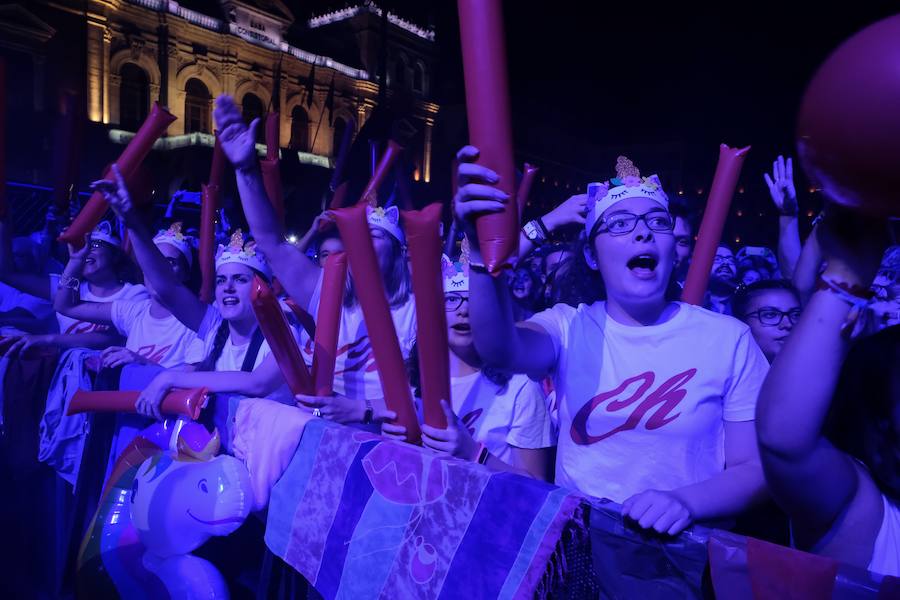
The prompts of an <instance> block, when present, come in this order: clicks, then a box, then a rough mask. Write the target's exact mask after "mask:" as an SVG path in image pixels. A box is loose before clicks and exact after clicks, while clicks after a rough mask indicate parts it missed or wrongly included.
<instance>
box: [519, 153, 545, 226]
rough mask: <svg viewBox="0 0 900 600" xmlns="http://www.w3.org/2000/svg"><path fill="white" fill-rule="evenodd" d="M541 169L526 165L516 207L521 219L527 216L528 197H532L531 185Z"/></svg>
mask: <svg viewBox="0 0 900 600" xmlns="http://www.w3.org/2000/svg"><path fill="white" fill-rule="evenodd" d="M539 170H540V169H538V168H537V167H535V166H534V165H531V164H528V163H525V171H524V172H523V173H522V181H520V182H519V189H518V190H517V191H516V206H518V207H519V218H520V219H521V218H522V217H523V216H524V215H525V206H526V205H527V204H528V196H529V195H531V185H532V184H533V183H534V178H535V177H537V172H538V171H539Z"/></svg>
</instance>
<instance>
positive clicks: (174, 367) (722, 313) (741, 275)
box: [0, 96, 900, 576]
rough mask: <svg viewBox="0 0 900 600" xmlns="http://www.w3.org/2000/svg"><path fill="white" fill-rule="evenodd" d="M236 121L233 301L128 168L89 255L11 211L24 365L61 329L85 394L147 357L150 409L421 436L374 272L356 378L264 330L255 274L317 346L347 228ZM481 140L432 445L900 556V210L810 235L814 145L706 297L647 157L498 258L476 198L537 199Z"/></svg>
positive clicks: (219, 419)
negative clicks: (201, 283) (376, 320)
mask: <svg viewBox="0 0 900 600" xmlns="http://www.w3.org/2000/svg"><path fill="white" fill-rule="evenodd" d="M215 119H216V122H217V126H218V130H219V132H220V133H219V139H220V141H221V144H222V148H223V150H224V152H225V154H226V156H227V158H228V160H229V161H230V163H231V165H232V166H233V168H234V172H235V177H236V181H237V188H238V193H239V197H240V202H241V204H242V206H243V211H244V215H245V217H246V220H247V224H248V226H249V231H247V230H245V231H240V230H236V231H234V232H228V235H227V236H226V237H225V239H222V242H223V243H222V244H221V245H219V248H218V252H217V254H216V258H215V298H214V300H213V302H212V303H204V302H202V301H201V300H200V298H199V296H198V294H197V291H196V287H197V286H196V284H195V282H196V280H197V277H196V271H197V263H198V259H197V255H196V251H195V249H194V246H193V245H192V239H191V236H189V235H187V234H186V233H184V232H183V231H182V226H181V224H180V223H165V224H164V225H163V227H162V228H161V229H160V230H159V232H158V233H156V234H154V233H153V231H152V230H151V229H150V228H149V227H148V225H147V223H146V221H145V220H144V218H143V215H142V214H140V212H139V211H138V210H137V208H136V206H135V203H133V202H132V199H131V198H130V196H129V190H128V186H127V185H126V184H125V181H124V179H123V178H122V176H121V174H120V173H119V171H118V169H116V168H115V167H114V168H113V170H112V173H113V177H112V178H111V179H107V180H101V181H97V182H95V184H94V189H95V190H99V191H100V192H102V193H103V195H104V197H105V198H106V200H107V201H108V202H109V203H110V206H111V207H112V209H113V211H114V212H115V215H116V217H117V221H118V223H109V222H102V223H101V224H100V225H99V226H98V227H97V228H96V229H95V230H94V231H93V232H92V233H91V234H90V235H89V237H88V239H86V240H85V243H84V245H83V246H81V247H80V248H75V247H72V246H70V247H69V248H68V252H67V253H66V261H67V262H65V264H56V265H54V264H53V263H54V262H55V261H53V259H51V258H49V257H48V256H47V255H46V253H45V254H44V255H42V259H41V261H42V262H41V264H34V261H32V264H22V262H23V261H22V257H21V253H17V254H15V255H14V253H13V249H12V247H13V244H12V240H11V239H10V229H9V224H8V223H3V222H0V243H2V245H0V252H2V256H0V281H2V284H0V285H2V287H0V290H2V304H0V326H2V330H0V331H2V335H3V338H2V341H0V352H2V355H3V358H4V359H5V361H3V362H0V365H3V366H4V367H3V368H6V365H8V364H9V363H10V362H11V361H16V360H18V359H20V358H24V357H27V356H29V355H31V354H34V353H38V352H42V351H44V350H46V349H55V350H58V351H59V352H60V356H61V357H60V361H59V366H58V367H57V369H58V373H57V375H56V376H54V379H53V382H52V385H51V389H50V393H49V395H48V406H49V405H50V403H51V402H55V403H56V405H65V403H66V401H67V398H68V397H70V396H71V394H72V393H73V392H74V389H75V388H76V387H78V386H79V385H80V386H81V387H84V386H85V385H86V384H87V385H94V386H96V387H97V389H102V388H99V381H100V380H101V379H102V380H103V381H117V380H116V378H110V377H109V376H108V374H109V373H110V372H114V371H116V370H118V369H120V368H121V367H124V366H126V365H141V366H144V367H147V368H153V369H156V371H157V372H155V374H154V376H153V377H152V379H151V380H150V383H149V384H148V385H146V387H144V388H143V389H142V391H141V393H140V396H139V399H138V402H137V405H136V408H137V412H138V413H139V414H140V415H141V418H140V419H141V420H139V421H137V422H138V423H149V422H150V420H151V419H162V418H163V417H164V415H163V413H162V411H161V403H162V399H163V398H164V396H165V395H166V394H167V393H168V392H169V391H171V390H173V389H178V388H206V389H208V390H209V391H210V392H211V393H213V394H237V395H240V396H247V397H264V398H268V399H270V400H272V401H274V402H280V403H283V404H289V405H295V406H296V407H297V410H302V411H306V412H308V413H310V414H311V415H314V416H316V417H320V418H323V419H328V420H331V421H335V422H338V423H342V424H345V425H350V426H353V427H359V428H364V429H368V430H371V431H375V432H380V433H381V434H382V435H384V436H387V437H390V438H393V439H396V440H404V439H405V438H406V435H407V431H406V428H404V427H403V426H402V425H399V424H397V423H396V422H395V418H396V416H397V415H396V414H394V413H393V412H392V411H391V410H389V409H388V406H387V404H386V403H385V400H384V398H385V393H384V392H383V391H382V381H381V379H380V377H379V373H378V370H377V368H376V364H375V360H374V356H373V353H372V345H371V342H370V340H369V337H368V330H367V326H366V320H365V318H364V315H363V310H362V307H361V305H360V301H359V297H358V295H359V291H360V290H358V289H357V288H356V287H355V286H354V274H353V273H352V269H351V273H350V275H349V278H348V281H347V285H346V290H345V293H344V297H343V304H342V310H341V316H340V325H339V334H338V344H337V348H338V354H337V357H336V364H335V367H334V386H333V388H334V393H333V395H329V396H313V395H297V396H295V395H292V394H291V392H290V391H289V389H288V386H287V385H286V382H285V378H284V376H283V374H282V371H281V369H280V368H279V365H278V362H277V361H276V358H275V354H274V353H273V352H272V350H271V349H270V347H269V343H268V342H267V340H266V339H265V337H264V336H263V334H262V332H261V330H260V328H259V327H258V326H257V318H256V316H255V314H254V311H253V308H252V305H251V288H252V285H253V282H254V280H255V278H256V277H258V278H261V279H262V280H263V281H264V282H265V283H266V284H268V285H272V284H273V282H276V281H277V288H276V289H278V290H279V291H280V292H281V305H282V307H283V309H284V312H285V315H286V316H287V317H288V318H289V319H290V322H291V325H292V330H293V333H294V335H295V339H296V341H297V344H298V346H299V348H300V350H301V353H302V356H303V357H304V359H305V360H306V361H307V363H308V364H312V357H313V343H312V337H311V332H310V331H309V329H310V327H309V324H308V322H307V321H305V320H304V319H303V318H302V317H298V316H297V315H298V314H299V315H302V314H304V313H306V314H308V315H310V316H311V317H312V319H311V320H312V321H313V322H315V321H316V320H317V318H318V314H319V309H320V301H321V298H322V286H323V266H324V264H325V259H326V258H327V257H328V256H329V255H332V254H335V253H338V252H341V251H343V243H342V240H341V237H340V235H339V233H338V231H337V228H336V227H335V226H334V224H333V223H332V217H331V215H330V214H329V213H327V212H326V213H323V214H322V215H320V216H319V217H317V218H316V220H315V221H314V222H313V224H312V226H311V227H310V229H309V232H308V234H307V235H305V236H303V238H302V239H301V240H299V241H298V242H293V243H292V242H289V241H287V240H286V237H285V232H284V231H283V228H282V227H283V226H282V224H281V222H280V221H279V219H278V218H277V216H276V213H275V211H274V210H273V208H272V204H271V203H270V201H269V198H268V196H267V194H266V189H265V187H264V185H263V178H262V175H261V173H260V169H259V165H258V161H257V156H256V150H255V147H254V140H255V136H256V127H258V125H259V124H258V122H254V123H252V124H250V125H249V126H248V125H247V124H246V123H245V122H244V121H243V120H242V117H241V114H240V110H239V108H238V107H237V106H236V105H235V104H234V102H233V101H232V99H231V98H229V97H227V96H223V97H220V98H218V99H217V101H216V109H215ZM257 121H258V120H257ZM457 158H458V161H459V169H458V192H457V194H456V197H455V198H454V202H453V206H454V219H455V220H456V222H457V224H458V226H459V228H460V230H461V231H462V232H464V233H465V236H464V239H463V241H462V243H461V244H460V245H459V248H457V247H456V245H454V244H450V245H449V246H448V247H454V248H455V249H456V252H455V253H454V256H445V257H444V259H443V264H442V267H441V271H442V275H443V283H444V311H445V313H446V317H447V339H448V343H449V360H450V364H449V370H450V381H451V394H450V398H449V399H448V401H447V402H445V403H443V410H444V412H445V416H446V418H447V421H448V427H447V428H446V429H439V428H435V427H431V426H429V425H426V424H423V425H422V433H423V435H422V443H423V445H424V446H425V447H426V448H430V449H431V450H433V451H435V452H438V453H444V454H448V455H452V456H453V457H456V458H458V459H461V460H472V461H476V462H480V463H482V464H484V465H486V467H487V468H489V469H493V470H507V471H513V472H516V473H519V474H521V475H524V476H529V477H535V478H539V479H544V480H547V481H551V482H554V483H556V484H557V485H559V486H562V487H566V488H570V489H573V490H577V491H580V492H583V493H585V494H588V495H591V496H595V497H599V498H609V499H611V500H612V501H614V502H616V503H618V504H620V505H621V507H622V509H621V510H622V514H623V516H624V517H625V518H626V520H627V521H629V522H630V523H632V524H633V525H635V526H636V527H640V528H643V529H646V530H652V531H654V532H656V533H658V534H660V535H663V536H673V535H677V534H678V533H680V532H682V531H683V530H685V529H686V528H688V527H690V526H691V525H692V524H694V523H705V524H711V525H714V526H717V527H720V528H726V529H727V528H737V529H738V530H740V531H743V532H745V533H750V534H752V535H755V536H757V537H769V538H770V539H772V540H773V541H777V542H779V543H785V544H793V545H794V546H796V547H798V548H801V549H804V550H807V551H811V552H815V553H821V554H823V555H827V556H831V557H834V558H838V559H840V560H842V561H844V562H847V563H850V564H853V565H857V566H860V567H863V568H868V569H870V570H872V571H875V572H878V573H884V574H891V575H895V576H900V369H897V365H900V327H898V325H900V278H898V271H900V246H896V245H894V246H892V245H891V244H892V243H893V244H896V243H897V242H896V240H891V239H890V235H889V230H888V227H887V224H886V223H884V222H878V221H871V220H863V219H862V218H860V217H856V216H853V215H849V214H845V213H843V212H840V211H838V210H836V209H834V208H833V207H829V208H828V209H827V210H826V211H825V213H824V214H823V215H822V218H821V219H819V220H818V222H817V224H816V226H815V227H814V230H813V232H812V234H811V235H810V236H809V237H808V238H807V239H806V240H805V242H804V243H801V238H800V233H799V228H798V224H797V221H798V203H797V193H796V190H795V186H794V181H793V165H792V161H791V159H789V158H788V159H787V160H785V159H784V158H783V157H778V159H777V160H776V161H775V162H774V163H773V169H772V172H771V173H766V174H765V181H766V183H767V186H768V189H769V192H770V195H771V198H772V201H773V203H774V205H775V206H776V208H777V209H778V211H779V223H778V231H779V239H778V247H777V248H776V249H774V250H772V249H769V248H761V247H750V246H746V247H742V248H732V247H730V246H728V245H726V244H723V245H720V246H719V248H718V250H717V251H716V255H715V259H714V261H713V267H712V271H711V273H710V275H709V284H708V289H707V292H706V297H705V302H704V306H695V305H691V304H687V303H683V302H680V301H678V299H679V298H680V295H681V290H682V287H683V286H684V282H685V277H686V275H687V273H688V269H689V266H690V264H691V254H692V250H693V244H694V241H695V239H696V238H695V236H696V234H697V228H698V224H697V222H696V221H695V215H693V214H691V213H689V212H688V211H686V210H685V209H684V208H683V207H682V206H680V205H678V204H677V203H676V202H675V201H674V200H670V199H669V197H668V196H667V194H666V192H665V191H664V190H665V182H662V181H660V180H659V178H658V177H656V176H655V175H649V176H648V175H646V173H643V172H642V171H641V170H639V168H638V167H637V166H636V165H634V164H633V163H632V162H631V161H630V160H628V159H626V158H624V157H622V158H620V159H619V161H618V163H617V164H616V165H615V169H614V170H612V169H611V171H610V173H609V179H608V180H607V181H605V182H602V183H598V184H591V187H590V189H589V190H588V192H587V193H585V194H579V195H575V196H572V197H571V198H569V199H568V200H566V201H565V202H563V203H561V204H560V205H559V206H558V207H556V208H555V209H553V210H552V211H550V212H549V213H548V214H546V215H544V216H542V217H541V218H538V219H535V220H533V221H530V222H528V223H526V224H525V225H524V226H523V228H522V231H521V234H520V240H519V248H520V250H519V255H518V258H517V260H516V261H515V264H514V265H512V268H510V269H507V270H506V271H505V273H504V274H503V275H502V276H500V277H495V276H493V275H492V274H490V273H488V271H487V269H486V268H485V264H484V260H483V259H482V256H481V249H480V248H479V243H478V235H477V233H476V231H475V226H474V217H475V216H476V215H482V214H485V213H491V212H498V211H501V210H503V207H504V205H505V204H506V203H507V202H510V201H515V199H511V198H510V197H509V196H508V195H507V194H505V193H504V192H502V191H500V189H499V188H498V187H496V185H495V184H497V183H498V181H499V177H498V175H497V174H496V173H494V172H493V171H491V170H490V169H488V168H486V167H485V166H483V165H481V164H479V160H478V158H479V154H478V149H477V148H474V147H471V146H467V147H465V148H463V149H461V150H460V152H459V153H458V156H457ZM367 220H368V224H369V230H370V233H371V238H372V244H373V246H374V250H375V254H376V257H377V261H378V266H379V268H380V271H381V277H382V281H383V283H384V288H385V291H386V294H387V300H388V304H389V307H390V313H391V317H392V320H393V324H394V327H395V330H396V333H397V338H398V341H399V345H400V349H401V352H402V355H403V358H404V360H406V362H407V366H408V373H409V386H410V387H411V389H412V390H413V395H414V397H416V398H417V403H418V402H420V401H419V400H418V397H419V396H420V395H421V393H420V390H421V377H420V374H421V370H420V369H419V365H418V358H417V357H418V354H417V351H416V346H417V327H416V306H415V302H414V297H413V294H412V282H411V275H410V269H409V265H408V262H407V252H406V239H405V235H404V230H403V227H402V222H401V220H400V219H399V215H398V211H397V209H396V208H395V207H391V208H387V209H385V208H381V207H369V208H368V209H367ZM575 228H577V229H578V231H579V235H578V236H576V238H575V239H569V240H568V241H561V239H560V236H559V235H558V232H560V231H563V230H572V229H575ZM123 234H127V235H123ZM123 238H127V246H128V248H129V251H128V252H126V250H125V248H126V245H125V243H124V241H123ZM17 262H18V263H20V264H16V263H17ZM293 307H298V308H299V310H294V309H293ZM73 364H77V365H83V366H80V367H78V369H77V370H78V371H79V375H78V376H77V377H76V381H75V382H74V383H73V381H72V380H71V378H69V377H68V376H62V375H61V374H60V372H61V371H63V370H65V369H66V368H69V369H70V370H71V369H72V368H73V367H71V366H69V367H67V366H66V365H73ZM104 372H105V373H106V375H105V376H103V373H104ZM107 389H109V388H107ZM5 402H6V403H10V402H15V398H13V397H7V398H5ZM417 408H418V409H419V411H418V412H419V414H420V415H421V413H422V410H421V406H420V405H419V404H417ZM130 418H132V419H135V418H136V417H134V416H131V417H130ZM228 418H229V407H228V405H227V403H223V402H219V403H217V402H215V401H211V402H210V403H209V404H208V405H207V406H206V408H205V409H204V411H203V414H202V415H201V418H200V421H201V422H202V423H204V424H207V425H208V426H209V428H210V429H212V427H216V428H218V430H219V431H220V432H225V431H229V424H228ZM11 426H15V425H14V424H11V423H7V427H11ZM63 426H64V425H62V424H61V425H60V427H63ZM44 433H45V434H46V439H42V441H41V452H42V456H43V457H45V459H44V460H45V461H46V462H48V464H51V465H54V466H59V465H64V466H59V468H58V470H59V471H60V476H62V477H64V478H66V479H67V481H69V482H70V483H74V482H75V481H76V480H78V478H79V471H80V470H82V469H94V470H98V469H99V470H101V471H102V470H103V469H105V468H106V466H107V465H106V463H104V464H102V465H88V464H83V463H84V460H86V458H85V459H84V460H82V457H80V456H77V457H76V458H74V459H71V458H69V459H67V460H63V459H61V458H59V455H60V454H67V453H69V452H70V450H69V446H67V445H66V443H65V441H66V440H63V439H61V438H62V436H55V435H53V433H52V432H44ZM226 438H227V436H226ZM223 441H224V442H225V444H224V445H225V448H226V449H229V448H230V440H228V439H225V440H223ZM67 456H69V455H68V454H67ZM86 456H87V455H86ZM115 458H116V457H115V456H110V457H109V460H110V461H114V460H115Z"/></svg>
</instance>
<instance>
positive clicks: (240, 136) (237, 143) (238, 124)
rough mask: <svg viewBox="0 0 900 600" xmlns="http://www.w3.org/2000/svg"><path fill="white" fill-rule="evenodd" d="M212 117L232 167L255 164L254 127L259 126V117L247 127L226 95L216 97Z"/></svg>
mask: <svg viewBox="0 0 900 600" xmlns="http://www.w3.org/2000/svg"><path fill="white" fill-rule="evenodd" d="M213 117H214V118H215V120H216V127H218V129H219V143H220V144H221V146H222V150H223V151H224V152H225V156H227V157H228V160H229V161H230V162H231V164H232V165H233V166H234V168H235V169H246V168H251V167H253V166H255V165H256V164H257V158H256V129H257V128H258V127H259V119H258V118H256V119H253V122H252V123H250V126H249V127H248V126H247V125H246V124H245V123H244V119H243V117H242V116H241V111H240V109H239V108H238V107H237V105H236V104H235V103H234V99H233V98H232V97H231V96H227V95H223V96H219V97H218V98H216V108H215V110H214V111H213Z"/></svg>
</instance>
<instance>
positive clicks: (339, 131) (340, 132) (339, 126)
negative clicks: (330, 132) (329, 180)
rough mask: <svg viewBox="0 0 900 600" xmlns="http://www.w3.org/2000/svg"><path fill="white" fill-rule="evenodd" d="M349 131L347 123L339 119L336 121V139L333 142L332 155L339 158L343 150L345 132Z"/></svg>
mask: <svg viewBox="0 0 900 600" xmlns="http://www.w3.org/2000/svg"><path fill="white" fill-rule="evenodd" d="M346 129H347V121H345V120H344V119H342V118H340V117H338V118H336V119H335V120H334V139H333V140H332V142H331V155H332V156H335V157H336V156H337V154H338V152H340V150H341V140H343V139H344V131H346Z"/></svg>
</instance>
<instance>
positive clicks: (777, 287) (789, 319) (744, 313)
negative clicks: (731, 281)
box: [732, 279, 800, 363]
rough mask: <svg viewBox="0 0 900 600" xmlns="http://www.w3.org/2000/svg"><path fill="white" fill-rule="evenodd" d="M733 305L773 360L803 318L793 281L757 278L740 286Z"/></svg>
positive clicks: (768, 358)
mask: <svg viewBox="0 0 900 600" xmlns="http://www.w3.org/2000/svg"><path fill="white" fill-rule="evenodd" d="M732 308H733V310H734V315H735V316H736V317H738V318H739V319H740V320H741V321H743V322H744V323H746V324H747V325H748V326H749V327H750V331H751V332H752V333H753V339H755V340H756V343H757V344H758V345H759V349H760V350H762V352H763V354H765V355H766V360H768V361H769V362H770V363H771V362H772V361H773V360H775V357H776V356H777V355H778V353H779V352H781V348H782V346H784V342H785V340H787V337H788V336H789V335H790V334H791V330H792V329H793V328H794V325H796V324H797V321H798V320H799V319H800V296H799V295H798V294H797V290H796V289H794V286H793V285H791V283H790V282H789V281H784V280H781V279H772V280H768V281H757V282H756V283H752V284H750V285H748V286H746V287H740V288H738V291H737V293H735V295H734V300H733V301H732Z"/></svg>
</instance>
